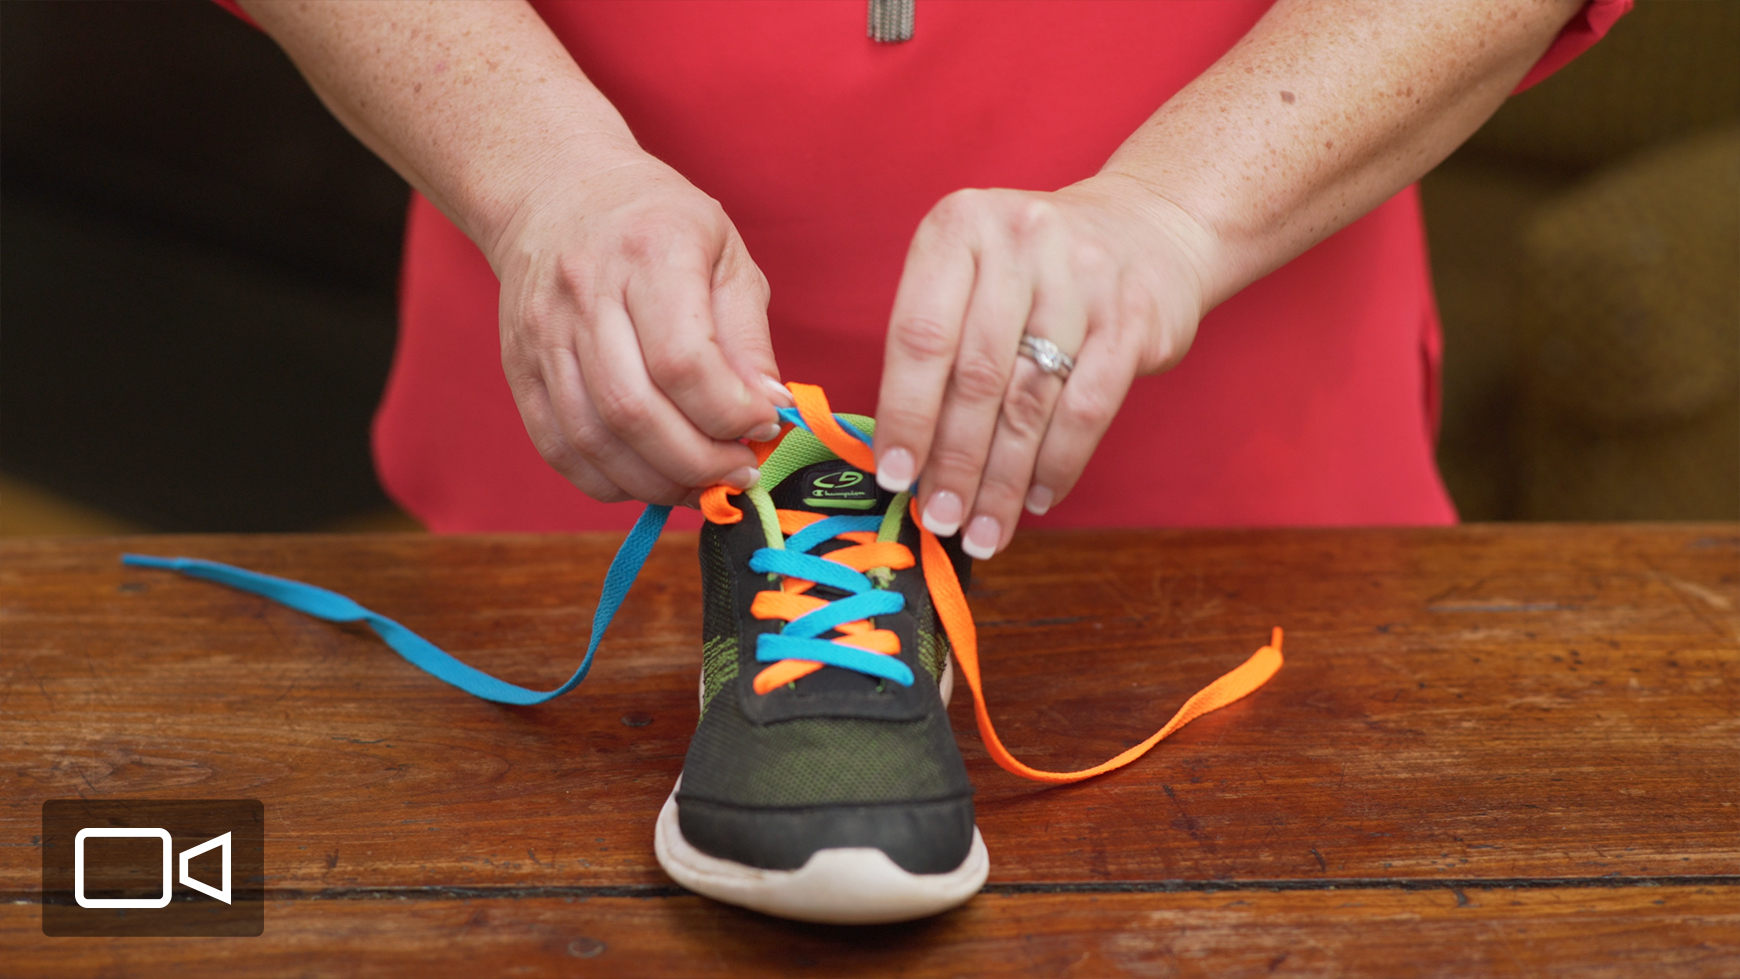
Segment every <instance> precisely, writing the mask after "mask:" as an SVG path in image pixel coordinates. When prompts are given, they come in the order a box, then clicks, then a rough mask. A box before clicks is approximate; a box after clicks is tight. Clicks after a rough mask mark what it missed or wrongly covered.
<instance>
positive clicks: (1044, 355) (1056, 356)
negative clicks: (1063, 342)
mask: <svg viewBox="0 0 1740 979" xmlns="http://www.w3.org/2000/svg"><path fill="white" fill-rule="evenodd" d="M1021 356H1023V357H1026V358H1027V359H1028V360H1031V361H1033V362H1034V363H1035V364H1038V365H1039V369H1040V370H1042V371H1044V372H1045V373H1047V374H1054V375H1056V376H1057V379H1058V380H1060V381H1063V380H1068V379H1069V372H1070V371H1073V370H1075V358H1073V357H1071V356H1070V355H1069V354H1066V353H1064V352H1063V351H1061V350H1059V349H1057V344H1055V343H1052V342H1051V341H1050V340H1047V339H1045V338H1044V337H1036V336H1034V335H1033V334H1031V333H1024V334H1022V335H1021Z"/></svg>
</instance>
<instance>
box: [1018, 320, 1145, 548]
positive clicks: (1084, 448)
mask: <svg viewBox="0 0 1740 979" xmlns="http://www.w3.org/2000/svg"><path fill="white" fill-rule="evenodd" d="M1135 377H1136V356H1135V354H1134V352H1133V351H1131V350H1128V349H1126V345H1125V344H1124V343H1122V342H1120V340H1119V337H1118V336H1117V335H1116V334H1115V333H1114V332H1113V331H1112V330H1109V329H1100V328H1098V327H1096V326H1090V328H1089V330H1088V335H1087V339H1086V341H1084V343H1083V345H1082V349H1081V353H1080V354H1078V355H1077V356H1076V358H1075V370H1073V371H1071V372H1070V375H1069V380H1068V381H1067V382H1066V383H1065V384H1064V385H1063V390H1062V391H1061V392H1060V393H1059V395H1058V399H1057V404H1056V406H1055V407H1054V408H1053V410H1052V413H1051V422H1050V425H1049V426H1048V427H1047V428H1046V432H1045V438H1044V440H1043V441H1042V442H1041V443H1040V446H1039V454H1038V457H1037V459H1036V460H1035V462H1034V466H1033V480H1032V483H1031V485H1030V486H1029V487H1028V490H1027V494H1026V498H1025V500H1024V501H1023V505H1024V506H1025V508H1026V510H1027V512H1029V513H1032V514H1033V515H1035V516H1039V515H1042V514H1044V513H1045V512H1046V511H1047V510H1050V509H1051V508H1052V507H1053V506H1056V505H1057V503H1058V501H1060V500H1062V499H1063V498H1064V497H1065V496H1067V495H1069V491H1070V490H1072V489H1074V488H1075V484H1076V480H1078V479H1080V478H1081V474H1082V470H1083V469H1086V468H1087V464H1088V459H1089V458H1091V457H1092V456H1093V453H1094V449H1096V448H1098V447H1099V444H1100V439H1101V438H1103V437H1105V434H1106V429H1107V428H1109V427H1110V426H1111V424H1112V419H1113V418H1114V417H1116V415H1117V413H1118V407H1119V406H1120V405H1122V404H1123V403H1124V398H1125V396H1127V395H1128V394H1129V393H1130V383H1131V381H1133V380H1134V379H1135Z"/></svg>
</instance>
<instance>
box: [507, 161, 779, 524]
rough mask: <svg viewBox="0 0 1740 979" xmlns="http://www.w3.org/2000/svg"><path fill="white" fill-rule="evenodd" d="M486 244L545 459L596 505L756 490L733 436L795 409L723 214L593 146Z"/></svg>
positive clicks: (759, 281) (647, 164) (679, 183)
mask: <svg viewBox="0 0 1740 979" xmlns="http://www.w3.org/2000/svg"><path fill="white" fill-rule="evenodd" d="M579 169H580V168H578V167H575V168H567V169H563V170H560V171H558V173H557V175H556V177H555V178H553V179H548V180H546V181H545V182H544V183H543V185H542V186H540V187H539V188H538V189H537V190H536V191H534V192H533V193H532V194H530V195H529V199H528V200H527V201H526V202H524V203H523V204H521V205H520V206H519V207H517V208H516V209H515V213H514V216H513V218H512V219H511V220H510V221H508V222H507V224H506V226H505V227H504V230H503V232H502V234H501V235H500V236H498V237H497V239H496V240H495V241H493V242H491V243H490V247H489V249H488V250H489V254H490V260H491V264H492V265H493V266H494V267H495V269H496V274H497V275H498V276H499V277H500V279H501V283H502V290H501V344H502V366H503V368H504V369H505V371H506V373H507V379H508V383H509V385H510V386H511V387H512V388H513V392H514V398H515V400H516V401H517V402H518V404H519V409H520V415H521V417H522V418H523V419H524V421H525V424H526V431H527V433H528V434H530V435H531V438H532V442H533V444H534V445H536V446H537V449H538V452H539V453H540V454H541V455H542V456H543V457H544V459H545V460H546V461H548V462H549V463H550V465H551V466H554V467H555V468H556V469H557V470H558V471H559V472H561V473H562V474H563V475H564V476H566V477H568V479H569V480H571V481H572V482H573V483H574V485H576V486H578V487H580V489H582V490H584V491H585V492H586V493H587V494H588V495H590V496H593V497H595V498H597V499H600V500H606V501H614V500H624V499H629V498H634V499H639V500H646V501H650V502H656V503H666V504H669V503H676V502H679V501H681V500H684V499H685V498H686V497H688V496H689V495H690V494H691V492H692V490H693V489H695V488H697V487H705V486H711V485H714V484H716V483H720V482H725V483H728V484H730V485H732V486H736V487H738V488H744V487H747V486H748V485H749V484H750V483H751V482H753V481H754V479H755V475H756V474H755V471H754V468H753V467H754V465H755V456H754V453H752V452H751V451H750V450H749V449H748V448H746V447H744V446H743V445H741V444H740V443H738V442H737V441H736V440H737V439H739V438H742V437H744V436H753V437H756V438H758V439H767V438H771V437H772V436H773V435H774V434H775V433H777V432H778V430H779V426H778V421H777V416H776V415H775V413H774V404H775V402H777V403H779V404H781V405H790V403H791V402H790V399H789V395H787V394H786V393H785V391H784V389H783V388H781V387H780V386H779V384H778V383H777V380H776V378H777V377H778V374H779V371H778V368H777V367H776V366H775V364H774V357H773V349H772V346H771V345H770V343H769V341H768V331H767V299H768V289H767V280H766V279H765V278H764V277H763V276H762V274H761V270H760V269H758V268H756V266H755V263H754V262H753V261H751V260H750V258H749V253H748V252H747V251H746V250H745V249H744V247H743V240H742V239H741V238H739V237H738V235H737V229H736V228H735V227H733V226H732V224H731V221H730V219H729V218H727V217H726V216H725V212H724V211H723V210H722V209H721V208H720V207H719V205H718V203H717V202H715V201H714V200H713V199H711V198H709V197H708V196H707V195H705V194H703V193H701V192H700V191H699V190H697V189H696V188H695V187H694V186H693V185H692V184H690V183H689V182H688V181H687V180H685V179H683V177H682V176H680V175H679V174H677V173H676V171H674V170H672V169H671V168H669V167H667V166H665V165H664V164H663V163H660V162H659V161H658V160H656V159H654V158H653V157H651V156H648V155H647V154H646V153H644V152H643V151H641V150H640V149H639V148H638V147H636V146H633V145H632V144H631V143H627V142H626V141H623V143H622V144H621V145H619V146H617V147H615V148H614V149H613V150H611V151H610V152H608V153H605V154H602V160H601V159H600V154H599V153H598V146H597V145H596V143H594V144H592V145H591V146H589V150H588V155H587V161H586V169H585V171H584V173H583V174H581V173H580V172H579Z"/></svg>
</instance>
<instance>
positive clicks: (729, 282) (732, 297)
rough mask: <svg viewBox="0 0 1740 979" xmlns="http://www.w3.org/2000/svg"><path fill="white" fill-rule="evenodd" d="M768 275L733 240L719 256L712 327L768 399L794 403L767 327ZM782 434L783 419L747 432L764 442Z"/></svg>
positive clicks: (728, 358) (724, 350)
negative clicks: (782, 379) (780, 371)
mask: <svg viewBox="0 0 1740 979" xmlns="http://www.w3.org/2000/svg"><path fill="white" fill-rule="evenodd" d="M767 300H768V288H767V278H766V277H765V276H763V275H762V274H761V270H760V269H758V268H756V267H755V263H754V262H752V261H750V259H749V255H748V254H747V253H746V252H744V250H743V245H742V242H741V241H736V240H733V242H732V244H731V245H729V246H727V249H726V255H725V257H724V258H723V259H722V260H721V261H720V269H719V272H718V273H716V275H715V282H714V286H713V329H714V332H715V333H716V335H717V337H718V343H719V351H720V353H721V354H722V355H723V356H724V358H725V362H726V363H727V364H729V365H730V366H731V369H732V370H734V371H736V372H737V376H738V377H739V378H741V379H742V380H743V381H744V383H746V384H748V385H750V386H751V387H758V388H759V389H760V390H761V392H762V394H763V396H765V397H766V398H767V399H768V400H769V401H770V403H772V404H773V405H775V406H778V407H782V408H790V407H792V406H793V404H794V402H793V401H792V398H791V392H790V391H787V390H786V389H785V387H784V386H783V385H781V384H780V383H779V377H780V374H779V364H778V363H777V362H776V361H775V360H774V356H773V340H772V338H771V337H770V336H769V334H768V327H767ZM778 434H779V421H778V420H777V417H776V418H775V419H774V420H771V421H768V422H764V423H763V424H761V425H760V426H758V427H756V428H753V429H751V430H750V431H749V432H748V437H749V438H751V439H753V440H754V441H757V442H765V441H768V440H769V439H772V438H773V437H774V436H776V435H778Z"/></svg>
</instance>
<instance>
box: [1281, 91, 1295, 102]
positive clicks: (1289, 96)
mask: <svg viewBox="0 0 1740 979" xmlns="http://www.w3.org/2000/svg"><path fill="white" fill-rule="evenodd" d="M1281 101H1283V102H1285V103H1287V104H1288V105H1292V104H1293V93H1292V92H1282V93H1281Z"/></svg>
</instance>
